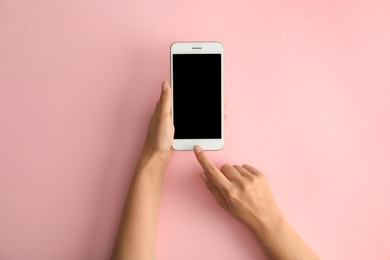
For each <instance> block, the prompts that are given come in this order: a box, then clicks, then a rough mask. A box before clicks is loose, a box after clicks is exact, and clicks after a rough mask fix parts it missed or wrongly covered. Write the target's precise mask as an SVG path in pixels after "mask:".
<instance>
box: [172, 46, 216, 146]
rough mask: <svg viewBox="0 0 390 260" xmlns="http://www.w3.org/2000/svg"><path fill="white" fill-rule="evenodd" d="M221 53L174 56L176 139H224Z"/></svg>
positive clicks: (174, 121) (174, 119) (174, 120)
mask: <svg viewBox="0 0 390 260" xmlns="http://www.w3.org/2000/svg"><path fill="white" fill-rule="evenodd" d="M221 58H222V57H221V54H173V55H172V67H173V76H172V80H173V124H174V126H175V135H174V139H220V138H222V126H221V122H222V118H221V116H222V113H221V109H222V108H221V94H222V77H221V73H222V71H221V64H222V61H221Z"/></svg>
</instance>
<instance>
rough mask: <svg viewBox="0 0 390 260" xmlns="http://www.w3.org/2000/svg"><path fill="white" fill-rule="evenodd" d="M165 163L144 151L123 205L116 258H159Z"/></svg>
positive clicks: (114, 256) (115, 252)
mask: <svg viewBox="0 0 390 260" xmlns="http://www.w3.org/2000/svg"><path fill="white" fill-rule="evenodd" d="M165 167H166V163H165V162H163V161H162V160H160V159H159V158H158V157H156V156H154V155H142V156H141V158H140V160H139V161H138V163H137V166H136V169H135V172H134V175H133V178H132V181H131V184H130V187H129V191H128V194H127V198H126V203H125V207H124V209H123V214H122V220H121V224H120V228H119V232H118V237H117V241H116V245H115V249H114V253H113V259H141V260H143V259H156V229H157V218H158V209H159V205H160V196H161V189H162V183H163V174H164V170H165Z"/></svg>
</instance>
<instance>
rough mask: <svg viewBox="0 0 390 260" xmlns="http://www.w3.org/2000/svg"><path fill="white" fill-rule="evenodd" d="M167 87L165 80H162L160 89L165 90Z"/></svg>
mask: <svg viewBox="0 0 390 260" xmlns="http://www.w3.org/2000/svg"><path fill="white" fill-rule="evenodd" d="M167 89H168V86H167V82H166V81H165V80H164V81H163V83H162V86H161V90H162V91H166V90H167Z"/></svg>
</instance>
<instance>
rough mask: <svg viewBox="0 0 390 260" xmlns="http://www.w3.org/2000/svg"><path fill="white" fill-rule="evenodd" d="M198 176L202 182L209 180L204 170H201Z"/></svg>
mask: <svg viewBox="0 0 390 260" xmlns="http://www.w3.org/2000/svg"><path fill="white" fill-rule="evenodd" d="M199 176H200V178H202V181H204V182H208V181H209V178H207V176H206V174H204V172H202V173H201V174H199Z"/></svg>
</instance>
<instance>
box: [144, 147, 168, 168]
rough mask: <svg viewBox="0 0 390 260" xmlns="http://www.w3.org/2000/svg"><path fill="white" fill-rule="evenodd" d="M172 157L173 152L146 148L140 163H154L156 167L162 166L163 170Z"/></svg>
mask: <svg viewBox="0 0 390 260" xmlns="http://www.w3.org/2000/svg"><path fill="white" fill-rule="evenodd" d="M170 158H171V153H170V152H168V153H162V152H156V151H149V150H147V149H144V150H143V151H142V153H141V156H140V158H139V160H138V164H139V165H145V164H152V165H154V166H155V167H158V168H162V169H163V170H164V169H165V168H166V166H167V165H168V162H169V160H170Z"/></svg>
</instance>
